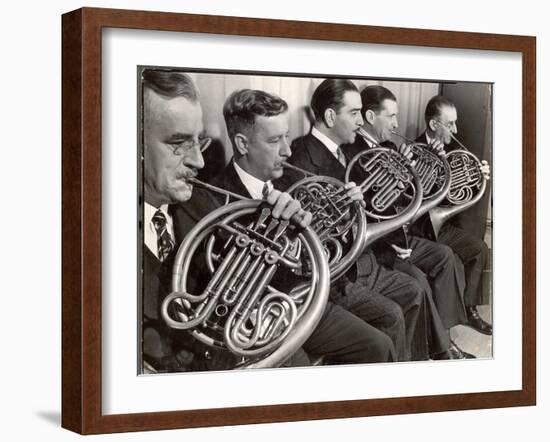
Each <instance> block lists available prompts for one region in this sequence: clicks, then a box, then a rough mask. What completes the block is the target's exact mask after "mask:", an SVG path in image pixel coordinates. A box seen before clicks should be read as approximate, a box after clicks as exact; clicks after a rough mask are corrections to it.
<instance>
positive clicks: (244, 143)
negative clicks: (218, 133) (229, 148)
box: [233, 133, 248, 156]
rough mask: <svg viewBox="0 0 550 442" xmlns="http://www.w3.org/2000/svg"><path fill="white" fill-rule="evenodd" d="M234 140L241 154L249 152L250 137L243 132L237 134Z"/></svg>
mask: <svg viewBox="0 0 550 442" xmlns="http://www.w3.org/2000/svg"><path fill="white" fill-rule="evenodd" d="M233 141H234V145H235V149H236V150H237V152H238V153H239V156H243V155H246V154H248V138H246V135H243V134H241V133H238V134H235V137H234V138H233Z"/></svg>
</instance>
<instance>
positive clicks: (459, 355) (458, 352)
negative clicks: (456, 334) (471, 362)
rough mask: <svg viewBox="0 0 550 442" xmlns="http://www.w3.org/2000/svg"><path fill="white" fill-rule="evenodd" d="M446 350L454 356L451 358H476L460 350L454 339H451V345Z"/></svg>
mask: <svg viewBox="0 0 550 442" xmlns="http://www.w3.org/2000/svg"><path fill="white" fill-rule="evenodd" d="M447 351H450V352H451V353H453V355H454V356H455V357H454V358H452V359H476V357H475V356H474V355H473V354H471V353H468V352H465V351H464V350H462V349H461V348H460V347H459V346H458V345H456V343H455V342H454V341H451V346H450V347H449V350H447Z"/></svg>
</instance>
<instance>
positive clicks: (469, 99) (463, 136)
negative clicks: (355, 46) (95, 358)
mask: <svg viewBox="0 0 550 442" xmlns="http://www.w3.org/2000/svg"><path fill="white" fill-rule="evenodd" d="M365 74H366V75H365V76H363V77H357V76H335V75H326V74H323V73H286V72H260V71H255V72H250V71H223V70H213V69H202V70H201V69H197V68H192V69H191V68H186V67H174V66H138V67H137V89H138V90H137V95H138V109H137V110H136V117H137V121H138V146H137V147H136V152H137V154H138V159H139V161H138V182H137V184H136V187H137V192H136V199H137V201H138V203H137V206H138V214H137V218H138V219H137V224H138V226H139V228H138V238H137V243H138V250H139V251H140V253H138V264H137V265H138V271H137V275H138V279H139V281H138V284H137V286H138V294H137V295H138V299H139V302H138V312H137V314H138V324H139V328H140V330H139V332H138V342H137V346H138V352H137V353H138V364H137V365H138V367H137V372H138V374H141V375H145V374H146V375H154V374H162V373H184V372H203V371H223V370H242V369H255V368H278V369H279V368H280V369H292V368H307V369H317V368H318V367H322V366H330V365H349V364H375V363H378V364H380V363H423V362H424V363H426V362H435V363H445V361H449V360H469V361H468V363H475V361H476V360H479V359H490V358H492V357H493V335H494V334H495V335H496V334H498V330H497V329H495V330H493V325H492V323H493V321H492V318H493V303H494V299H495V297H497V296H498V294H496V293H493V290H492V281H493V272H492V261H493V259H492V257H493V253H492V228H493V223H494V220H493V213H492V186H491V183H492V181H491V175H492V174H494V173H495V171H494V170H493V168H492V155H493V84H492V83H488V82H472V81H460V80H459V79H457V80H456V81H449V80H437V79H425V78H375V77H369V76H367V74H368V73H365ZM128 80H129V81H130V80H132V79H128ZM497 222H498V220H497ZM470 360H471V362H470Z"/></svg>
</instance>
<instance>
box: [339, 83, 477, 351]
mask: <svg viewBox="0 0 550 442" xmlns="http://www.w3.org/2000/svg"><path fill="white" fill-rule="evenodd" d="M361 102H362V116H363V120H364V124H363V126H362V128H363V131H362V135H363V136H357V137H356V140H355V142H354V143H353V144H352V145H350V146H346V147H345V149H349V150H350V151H351V152H352V153H353V155H355V154H357V153H359V152H362V151H364V150H367V149H372V148H376V147H380V146H381V147H384V148H389V149H393V150H399V151H400V152H401V153H402V154H404V155H407V154H408V153H409V152H410V148H409V147H407V146H406V145H405V144H403V145H402V146H401V147H400V148H399V149H398V148H397V146H396V145H395V144H394V143H393V142H392V141H391V138H392V134H393V133H394V131H395V130H396V129H397V128H398V121H397V116H398V114H399V107H398V103H397V98H396V96H395V95H394V94H393V93H392V92H391V91H390V90H389V89H387V88H386V87H384V86H380V85H371V86H367V87H365V88H364V89H363V90H362V91H361ZM442 147H443V144H442V143H441V142H439V141H438V142H436V143H434V144H433V149H434V151H438V150H439V151H441V149H442ZM441 153H442V154H444V153H443V152H442V151H441ZM404 204H406V203H404ZM373 250H374V252H375V254H376V257H377V258H378V259H379V261H380V262H381V263H383V264H384V265H387V266H388V267H390V268H393V269H395V270H399V271H401V272H404V273H407V274H409V275H411V276H412V277H414V278H415V279H417V280H418V281H419V282H420V283H421V284H422V286H427V290H426V292H427V296H426V299H427V303H426V306H427V308H428V309H429V311H430V315H429V318H430V319H431V322H430V330H431V334H430V348H431V349H432V353H433V357H434V358H436V359H439V358H442V357H443V356H445V355H450V356H451V357H452V358H457V359H458V358H473V355H471V354H469V353H466V352H464V351H463V350H462V349H460V348H459V347H458V346H457V344H456V343H454V342H453V341H452V340H450V337H449V336H450V335H449V333H448V330H450V329H451V328H452V327H454V326H456V325H458V324H463V323H465V321H466V320H467V318H466V312H465V308H464V303H463V295H464V272H463V268H462V263H461V262H460V260H459V259H458V258H456V257H455V255H454V253H453V251H452V249H451V248H450V247H448V246H446V245H444V244H440V243H437V242H435V241H430V240H428V239H425V238H423V237H418V236H416V235H410V234H409V233H408V226H403V227H402V228H401V229H397V230H395V231H394V232H392V233H390V234H389V235H386V236H385V237H384V238H382V239H381V240H379V241H377V243H375V244H374V246H373ZM434 303H435V305H434ZM436 307H437V308H436Z"/></svg>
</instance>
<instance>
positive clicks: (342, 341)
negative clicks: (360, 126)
mask: <svg viewBox="0 0 550 442" xmlns="http://www.w3.org/2000/svg"><path fill="white" fill-rule="evenodd" d="M223 114H224V119H225V122H226V126H227V131H228V134H229V138H230V140H231V143H232V147H233V158H232V160H231V161H230V162H229V164H228V165H227V166H226V168H225V169H224V171H223V172H222V173H221V174H219V175H218V176H217V177H216V178H215V179H214V180H213V181H212V184H214V185H216V186H218V187H220V188H224V189H226V190H229V191H231V192H234V193H236V194H239V195H244V196H248V197H251V198H256V199H261V198H262V195H264V194H265V193H266V192H268V191H270V190H271V189H273V187H274V186H273V183H272V182H273V181H275V180H276V179H277V178H280V177H281V176H282V175H283V173H284V172H285V169H284V164H285V162H286V161H287V160H288V159H289V158H290V157H291V155H292V152H291V150H290V146H289V140H288V132H289V115H288V105H287V103H286V102H285V101H284V100H282V99H281V98H279V97H276V96H274V95H271V94H268V93H266V92H263V91H260V90H250V89H242V90H237V91H235V92H233V93H232V94H231V95H230V96H229V97H228V98H227V100H226V102H225V105H224V109H223ZM346 189H347V196H348V198H349V199H350V200H355V201H362V199H363V195H362V193H361V192H360V191H359V190H358V189H357V188H356V186H354V184H353V183H349V184H348V185H347V186H346ZM284 190H286V189H284ZM390 313H391V312H390ZM399 318H400V316H399V317H398V318H397V320H399ZM346 321H351V322H350V324H348V326H347V327H342V324H343V323H344V322H346ZM352 324H353V327H350V325H352ZM352 329H355V330H356V331H357V332H358V333H356V332H353V330H352ZM388 341H389V340H388V338H387V336H386V335H384V333H382V332H380V331H378V330H377V329H376V328H374V327H372V326H370V325H369V324H367V323H365V322H363V321H361V320H358V318H356V316H354V315H352V314H351V313H350V312H349V311H346V310H345V309H343V308H342V307H341V306H338V305H336V304H334V303H332V302H330V301H329V304H328V306H327V310H326V312H325V314H324V315H323V318H322V319H321V323H320V324H319V326H318V327H317V329H316V330H315V331H314V332H313V334H312V335H311V337H310V338H309V339H308V340H307V341H306V343H305V344H304V345H303V349H304V350H305V351H306V352H307V354H308V356H309V357H310V358H311V359H312V360H314V361H316V360H318V359H319V357H321V356H324V358H325V361H326V362H327V363H333V364H334V363H343V362H348V363H351V362H359V361H360V359H361V358H364V356H362V355H361V353H360V352H359V353H357V352H356V351H355V350H354V349H355V348H357V347H361V346H368V347H369V348H371V350H370V351H369V352H368V355H367V356H366V357H367V360H364V359H363V362H377V361H380V356H381V353H380V350H378V349H379V348H384V347H386V346H387V345H388ZM346 343H347V344H346ZM390 345H391V344H390ZM392 347H393V346H392Z"/></svg>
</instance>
